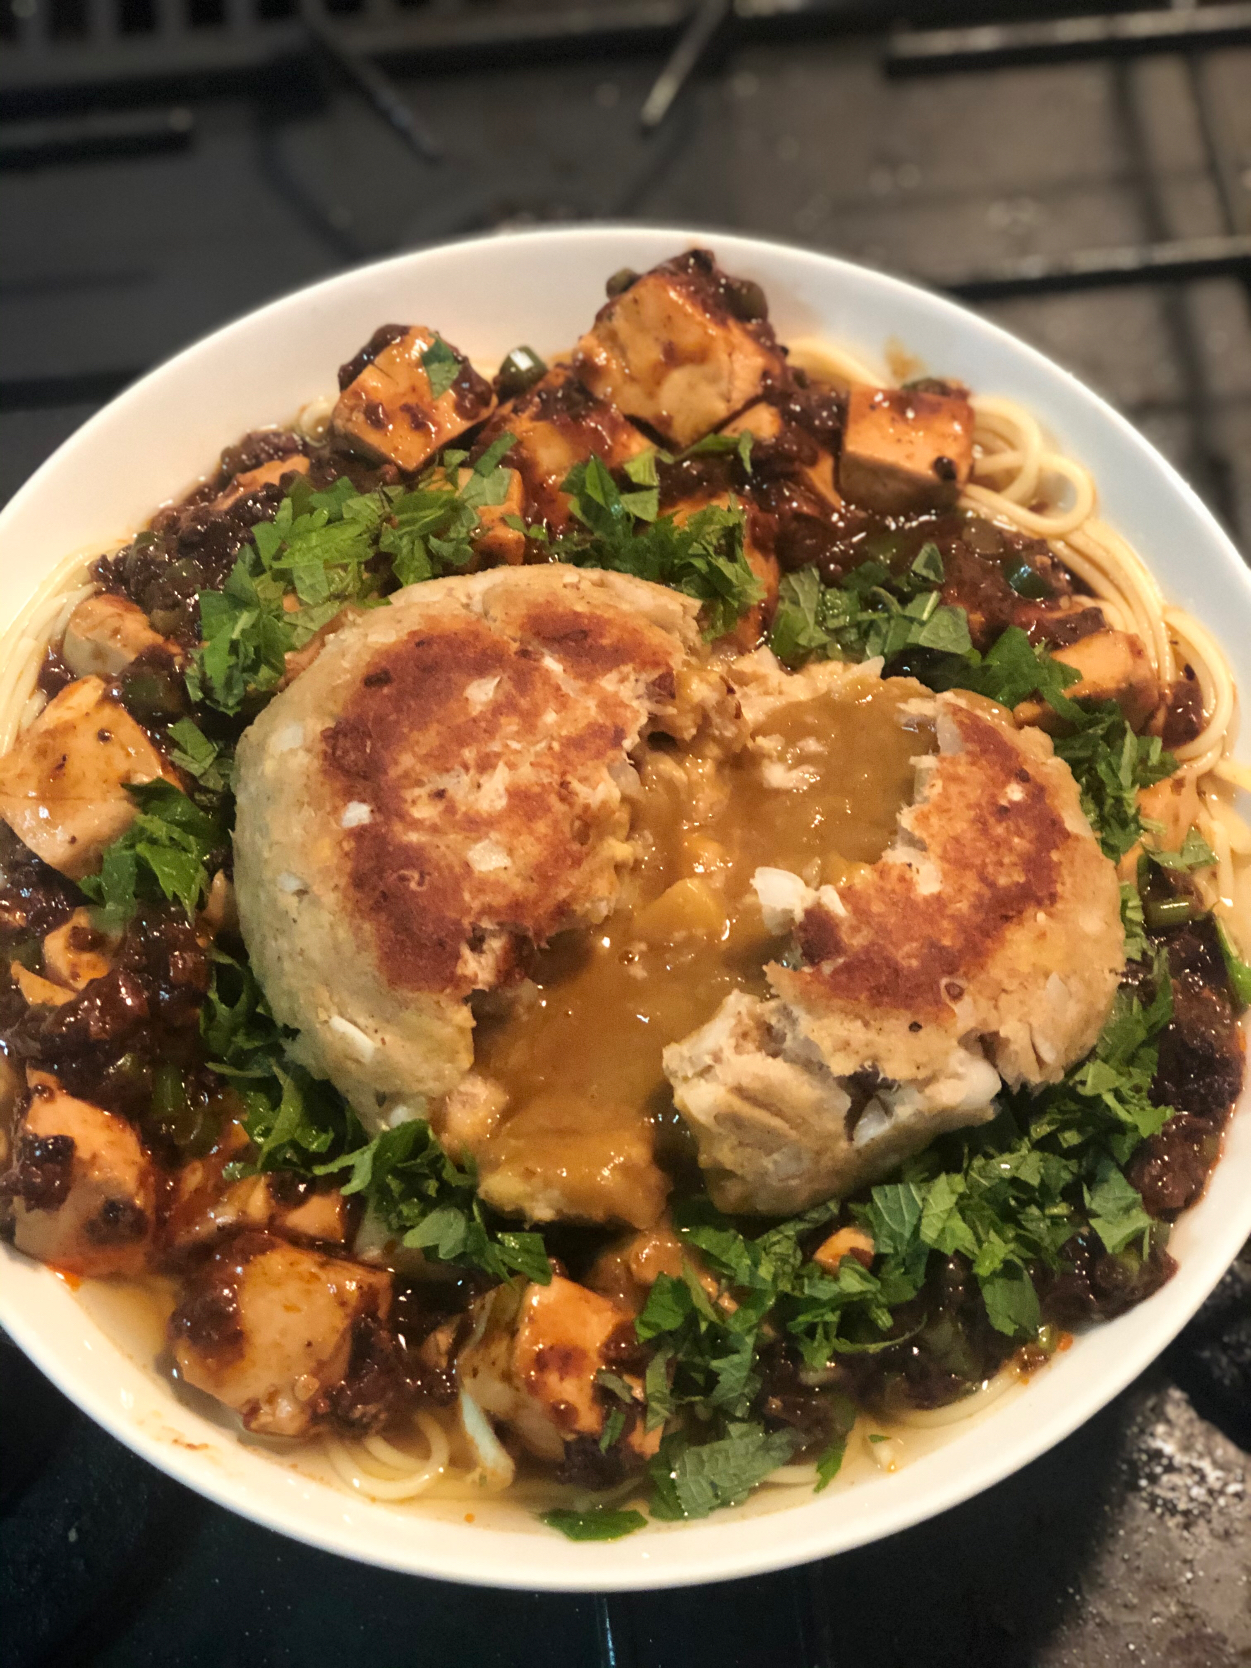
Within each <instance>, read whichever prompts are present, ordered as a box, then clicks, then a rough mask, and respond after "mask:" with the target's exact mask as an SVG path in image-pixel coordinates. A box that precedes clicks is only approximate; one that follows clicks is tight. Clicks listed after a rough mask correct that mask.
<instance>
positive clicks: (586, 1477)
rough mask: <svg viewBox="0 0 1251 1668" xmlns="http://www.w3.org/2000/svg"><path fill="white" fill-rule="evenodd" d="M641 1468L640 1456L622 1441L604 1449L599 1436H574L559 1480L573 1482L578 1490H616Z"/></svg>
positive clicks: (567, 1447) (559, 1469)
mask: <svg viewBox="0 0 1251 1668" xmlns="http://www.w3.org/2000/svg"><path fill="white" fill-rule="evenodd" d="M635 1417H637V1416H635ZM623 1434H624V1433H623ZM641 1465H642V1460H641V1458H640V1456H639V1455H638V1454H637V1453H636V1452H635V1451H634V1449H632V1448H630V1447H627V1445H626V1444H625V1442H623V1441H621V1440H618V1441H616V1442H614V1443H612V1444H611V1445H610V1446H609V1447H608V1448H607V1449H605V1450H601V1448H600V1445H599V1438H598V1437H596V1436H575V1437H573V1438H572V1439H571V1440H570V1441H568V1442H566V1443H565V1457H564V1459H563V1460H562V1461H561V1463H560V1466H559V1467H558V1469H557V1471H556V1481H557V1482H558V1483H573V1484H575V1485H576V1486H577V1487H578V1488H594V1489H599V1488H613V1487H615V1485H616V1484H617V1483H622V1482H624V1481H625V1479H626V1478H627V1477H628V1476H630V1474H631V1473H632V1472H634V1471H637V1470H639V1468H640V1466H641Z"/></svg>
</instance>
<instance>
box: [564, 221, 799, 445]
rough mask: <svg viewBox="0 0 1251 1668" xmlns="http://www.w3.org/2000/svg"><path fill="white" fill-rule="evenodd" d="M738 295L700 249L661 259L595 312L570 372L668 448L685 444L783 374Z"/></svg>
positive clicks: (738, 288) (767, 332)
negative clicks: (574, 371) (638, 421)
mask: <svg viewBox="0 0 1251 1668" xmlns="http://www.w3.org/2000/svg"><path fill="white" fill-rule="evenodd" d="M751 288H752V289H753V290H754V289H755V286H751ZM745 289H746V286H743V285H741V284H738V283H736V281H735V280H733V279H729V278H727V277H726V275H725V274H724V273H722V272H721V271H720V269H719V268H718V267H717V265H716V262H715V261H714V260H713V259H712V256H711V255H709V254H708V253H707V252H706V251H704V250H698V249H693V250H690V251H689V252H688V253H687V254H685V255H682V256H679V257H678V259H677V260H673V261H666V262H665V264H664V265H663V266H658V267H656V268H655V269H654V270H653V271H651V272H648V273H645V274H644V275H643V277H641V278H637V279H635V281H634V282H633V283H632V284H631V285H630V286H629V288H628V289H626V290H624V291H622V293H621V294H619V295H617V296H614V297H613V299H612V300H610V301H609V302H608V304H607V305H606V306H604V307H601V308H600V310H599V313H598V314H597V315H596V319H595V323H594V324H593V325H592V327H591V329H590V330H589V331H588V332H587V334H586V335H585V336H583V338H582V340H581V341H580V342H579V343H578V349H577V357H576V360H575V364H576V367H577V370H578V374H579V375H580V376H581V378H582V380H583V381H584V382H585V383H586V385H587V387H588V388H590V389H591V390H592V391H593V392H594V393H596V394H598V395H599V396H600V397H601V398H602V399H606V400H611V401H612V402H613V404H614V405H616V406H618V407H619V408H620V409H621V410H622V411H624V412H625V413H626V415H627V416H629V417H637V418H639V419H641V420H642V421H643V422H645V423H648V424H650V426H651V427H652V428H653V429H655V430H656V432H657V433H658V434H660V435H661V436H662V437H663V438H664V439H665V440H666V441H668V442H669V444H670V445H673V446H679V447H685V446H690V445H691V444H693V442H694V441H696V440H699V439H700V438H701V437H702V436H703V435H706V434H708V433H710V432H711V430H713V429H716V428H720V427H721V425H722V424H723V423H724V422H725V421H726V419H727V418H729V417H732V416H733V415H734V413H735V412H736V411H741V410H742V409H743V407H744V406H745V405H749V404H750V403H751V402H752V401H753V400H755V399H758V398H759V396H760V394H761V392H762V391H763V390H764V388H765V387H766V385H767V384H768V383H769V382H770V381H781V380H783V379H784V378H785V376H786V362H785V359H784V358H783V356H782V353H781V351H780V350H779V348H778V345H777V342H776V340H775V339H774V335H773V330H772V328H771V326H770V325H769V323H768V321H767V319H766V318H765V317H764V316H763V313H761V314H760V316H757V317H744V316H742V315H743V313H744V311H751V309H745V308H744V306H743V301H742V297H743V294H744V292H745Z"/></svg>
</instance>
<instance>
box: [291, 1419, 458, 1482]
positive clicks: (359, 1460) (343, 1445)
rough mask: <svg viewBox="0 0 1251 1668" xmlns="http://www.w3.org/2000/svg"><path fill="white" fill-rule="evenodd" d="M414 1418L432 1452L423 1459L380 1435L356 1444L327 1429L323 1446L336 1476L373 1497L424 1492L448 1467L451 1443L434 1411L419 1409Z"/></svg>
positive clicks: (323, 1437) (323, 1438)
mask: <svg viewBox="0 0 1251 1668" xmlns="http://www.w3.org/2000/svg"><path fill="white" fill-rule="evenodd" d="M413 1418H414V1421H415V1423H416V1425H417V1427H418V1429H419V1430H420V1431H421V1434H422V1435H423V1436H424V1437H425V1439H426V1446H427V1447H428V1449H429V1453H428V1454H427V1456H426V1458H425V1459H424V1460H422V1461H420V1462H417V1461H415V1460H414V1459H413V1457H412V1455H410V1454H405V1453H403V1452H402V1451H401V1450H400V1449H399V1448H396V1447H395V1446H393V1444H392V1443H390V1442H387V1441H385V1440H384V1438H382V1437H380V1436H367V1437H365V1438H363V1439H362V1440H361V1441H359V1442H357V1443H356V1444H354V1445H353V1446H349V1444H348V1443H347V1442H345V1441H344V1440H343V1438H342V1437H339V1436H335V1435H334V1434H333V1433H331V1432H326V1433H325V1434H324V1435H323V1436H322V1448H323V1450H324V1452H325V1455H326V1457H327V1459H328V1460H329V1461H330V1464H331V1467H332V1468H333V1470H334V1472H335V1475H336V1476H337V1477H338V1478H339V1480H340V1481H341V1482H343V1483H346V1484H347V1486H348V1487H349V1488H350V1489H352V1490H353V1491H354V1492H355V1493H357V1494H366V1495H368V1496H370V1498H371V1499H374V1500H412V1499H413V1498H414V1497H415V1496H416V1495H418V1494H424V1493H425V1491H426V1490H427V1489H428V1488H429V1487H430V1485H431V1483H433V1482H434V1481H435V1480H436V1479H437V1478H439V1477H441V1476H442V1475H443V1473H444V1471H446V1470H447V1466H448V1461H449V1459H450V1458H451V1451H452V1450H451V1444H450V1443H449V1442H448V1439H447V1434H446V1432H445V1431H444V1429H443V1427H442V1426H441V1425H440V1424H439V1421H438V1420H437V1419H436V1418H435V1417H434V1415H433V1414H431V1413H425V1412H420V1411H419V1412H417V1413H416V1414H414V1415H413Z"/></svg>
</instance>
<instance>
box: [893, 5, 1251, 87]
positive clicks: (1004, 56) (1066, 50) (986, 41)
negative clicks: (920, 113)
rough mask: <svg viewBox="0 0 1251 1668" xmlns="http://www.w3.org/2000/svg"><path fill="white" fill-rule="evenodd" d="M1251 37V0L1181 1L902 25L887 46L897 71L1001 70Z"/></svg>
mask: <svg viewBox="0 0 1251 1668" xmlns="http://www.w3.org/2000/svg"><path fill="white" fill-rule="evenodd" d="M1246 41H1251V5H1248V4H1243V3H1237V4H1228V5H1211V6H1178V7H1176V8H1171V9H1169V10H1162V11H1152V12H1114V13H1111V14H1110V15H1108V16H1106V17H1064V18H1056V19H1054V20H1053V21H1051V22H1046V23H990V24H985V25H983V26H981V27H979V28H975V29H919V30H910V29H905V30H900V31H899V32H898V33H897V34H895V35H894V36H893V37H892V39H891V42H890V45H889V47H888V48H887V52H886V70H887V73H888V74H891V75H916V74H926V73H931V72H935V71H938V72H942V71H946V70H956V69H998V68H1000V67H1001V66H1002V65H1004V64H1019V63H1028V62H1036V61H1037V60H1039V59H1047V60H1053V61H1054V60H1059V59H1065V58H1091V57H1111V56H1124V55H1126V54H1129V53H1135V52H1179V51H1184V50H1186V49H1187V48H1193V47H1204V48H1206V47H1214V46H1232V45H1236V44H1239V43H1243V42H1246Z"/></svg>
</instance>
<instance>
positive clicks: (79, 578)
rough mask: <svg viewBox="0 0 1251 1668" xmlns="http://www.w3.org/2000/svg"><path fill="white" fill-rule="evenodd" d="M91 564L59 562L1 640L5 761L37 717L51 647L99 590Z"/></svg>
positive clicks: (0, 722) (0, 729) (0, 746)
mask: <svg viewBox="0 0 1251 1668" xmlns="http://www.w3.org/2000/svg"><path fill="white" fill-rule="evenodd" d="M92 560H94V558H93V557H84V556H69V557H67V558H66V559H65V561H63V562H59V563H58V564H57V565H56V567H54V568H53V570H52V572H51V573H50V574H49V575H48V576H47V578H46V579H45V580H44V581H43V583H42V584H41V585H40V586H39V588H38V589H37V590H36V592H35V594H34V596H32V597H31V599H30V601H29V602H28V603H27V604H26V606H25V607H24V608H23V609H22V610H21V612H20V613H19V614H18V616H17V618H16V619H15V620H14V621H13V623H12V625H11V626H10V627H9V629H8V630H7V631H6V632H5V634H4V636H3V638H0V756H3V755H4V754H5V753H7V752H8V751H9V749H10V748H11V747H12V746H13V743H14V742H15V741H16V740H17V738H18V736H19V735H20V734H21V732H22V730H23V729H24V728H25V727H26V724H28V723H30V722H31V720H32V719H33V718H34V717H35V713H34V712H29V714H28V706H29V703H30V699H31V696H32V695H33V694H34V693H35V686H36V683H37V681H38V678H39V668H40V665H41V664H42V661H43V657H44V655H45V653H46V652H47V648H48V644H49V643H51V642H54V641H56V639H57V638H59V637H60V636H61V635H62V633H63V632H64V630H65V627H66V624H67V622H68V620H69V617H70V615H71V614H72V613H73V612H74V610H75V608H77V607H78V604H79V603H80V602H82V601H83V600H84V599H85V598H86V597H89V596H91V594H92V593H93V592H94V590H95V589H96V587H95V585H94V583H92V582H90V581H88V580H87V578H86V570H87V566H88V563H89V562H90V561H92ZM67 587H68V589H67ZM23 719H25V723H23Z"/></svg>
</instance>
